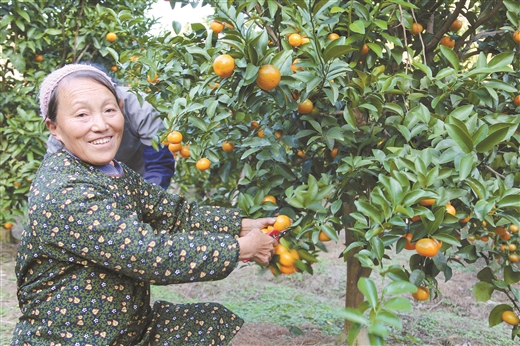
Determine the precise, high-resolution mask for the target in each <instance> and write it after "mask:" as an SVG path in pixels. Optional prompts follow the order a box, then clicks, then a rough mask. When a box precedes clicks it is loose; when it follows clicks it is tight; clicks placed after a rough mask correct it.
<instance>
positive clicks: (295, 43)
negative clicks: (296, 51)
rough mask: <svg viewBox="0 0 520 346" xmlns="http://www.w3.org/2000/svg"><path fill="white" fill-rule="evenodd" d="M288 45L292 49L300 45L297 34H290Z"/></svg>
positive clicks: (300, 39)
mask: <svg viewBox="0 0 520 346" xmlns="http://www.w3.org/2000/svg"><path fill="white" fill-rule="evenodd" d="M289 44H290V45H291V46H293V47H298V46H300V45H301V44H302V37H301V36H300V35H299V34H291V35H290V36H289Z"/></svg>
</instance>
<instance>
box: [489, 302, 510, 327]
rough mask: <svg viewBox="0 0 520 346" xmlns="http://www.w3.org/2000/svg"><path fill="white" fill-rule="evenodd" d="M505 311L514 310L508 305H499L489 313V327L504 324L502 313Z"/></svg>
mask: <svg viewBox="0 0 520 346" xmlns="http://www.w3.org/2000/svg"><path fill="white" fill-rule="evenodd" d="M504 311H513V309H512V308H511V307H510V306H509V305H507V304H499V305H497V306H495V307H494V308H493V310H491V312H490V313H489V326H490V327H494V326H496V325H497V324H500V323H502V313H503V312H504Z"/></svg>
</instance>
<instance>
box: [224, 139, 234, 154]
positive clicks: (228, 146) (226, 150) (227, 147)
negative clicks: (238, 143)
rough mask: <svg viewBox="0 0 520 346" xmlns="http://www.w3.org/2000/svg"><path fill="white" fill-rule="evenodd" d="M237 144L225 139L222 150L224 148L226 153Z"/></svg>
mask: <svg viewBox="0 0 520 346" xmlns="http://www.w3.org/2000/svg"><path fill="white" fill-rule="evenodd" d="M234 147H235V145H234V144H233V143H231V142H229V141H225V142H224V143H222V150H224V151H225V152H226V153H229V152H232V151H233V148H234Z"/></svg>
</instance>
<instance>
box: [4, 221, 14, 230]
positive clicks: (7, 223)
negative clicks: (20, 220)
mask: <svg viewBox="0 0 520 346" xmlns="http://www.w3.org/2000/svg"><path fill="white" fill-rule="evenodd" d="M13 226H14V225H13V224H12V223H11V222H6V223H5V224H4V228H5V229H11V228H13Z"/></svg>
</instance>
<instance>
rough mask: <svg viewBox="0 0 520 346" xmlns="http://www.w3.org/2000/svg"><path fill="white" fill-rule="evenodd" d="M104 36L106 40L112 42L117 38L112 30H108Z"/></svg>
mask: <svg viewBox="0 0 520 346" xmlns="http://www.w3.org/2000/svg"><path fill="white" fill-rule="evenodd" d="M105 37H106V39H107V41H108V42H114V41H115V40H117V35H116V34H115V33H113V32H109V33H108V34H107V35H106V36H105Z"/></svg>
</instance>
